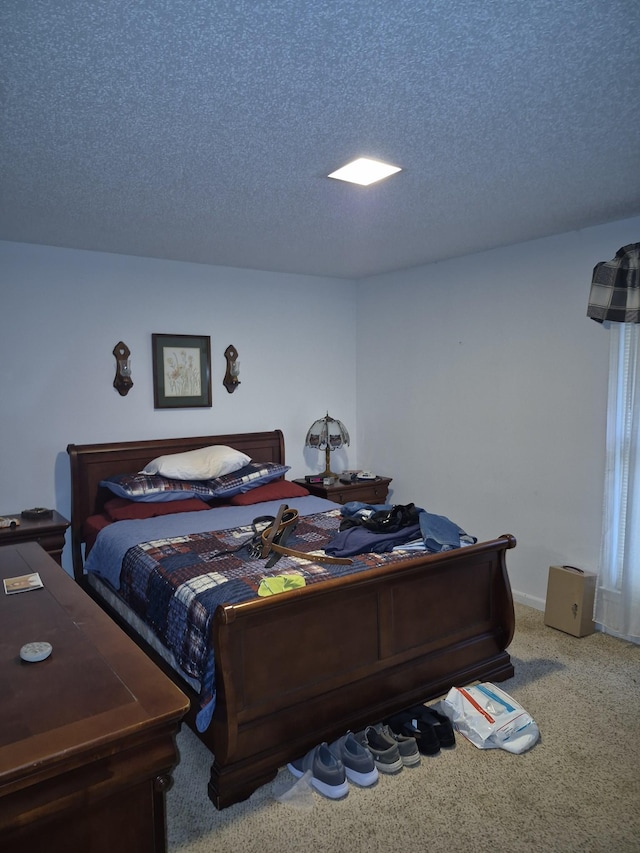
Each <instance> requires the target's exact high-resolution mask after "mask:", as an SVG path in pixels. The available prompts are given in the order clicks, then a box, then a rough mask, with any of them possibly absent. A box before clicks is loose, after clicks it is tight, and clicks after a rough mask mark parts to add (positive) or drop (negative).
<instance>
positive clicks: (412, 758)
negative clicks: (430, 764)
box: [356, 723, 420, 773]
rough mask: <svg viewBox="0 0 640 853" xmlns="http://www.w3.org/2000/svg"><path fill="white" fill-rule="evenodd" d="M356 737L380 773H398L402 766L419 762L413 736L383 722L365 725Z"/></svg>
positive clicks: (416, 745)
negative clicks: (397, 730) (367, 751)
mask: <svg viewBox="0 0 640 853" xmlns="http://www.w3.org/2000/svg"><path fill="white" fill-rule="evenodd" d="M356 739H357V740H358V741H359V742H360V743H361V744H362V745H363V746H365V747H366V748H367V749H368V750H369V752H370V753H371V755H372V757H373V760H374V763H375V766H376V767H377V768H378V770H380V771H381V772H382V773H399V772H400V771H401V770H402V768H403V767H415V766H416V765H417V764H420V752H419V750H418V744H417V742H416V739H415V738H414V737H411V736H410V735H405V734H403V733H402V732H396V731H395V730H394V729H392V728H391V727H390V726H389V725H387V724H385V723H376V724H375V725H373V726H367V727H366V729H363V730H362V731H361V732H358V733H357V734H356Z"/></svg>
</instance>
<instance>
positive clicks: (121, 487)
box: [100, 474, 215, 503]
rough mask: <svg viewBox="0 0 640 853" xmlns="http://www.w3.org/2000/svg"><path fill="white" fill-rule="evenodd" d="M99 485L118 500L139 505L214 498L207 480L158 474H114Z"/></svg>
mask: <svg viewBox="0 0 640 853" xmlns="http://www.w3.org/2000/svg"><path fill="white" fill-rule="evenodd" d="M100 485H101V486H104V487H105V488H107V489H109V490H110V491H111V492H113V494H114V495H118V497H120V498H128V499H129V500H130V501H139V502H141V503H144V502H147V503H161V502H162V501H180V500H186V499H187V498H194V497H195V498H202V499H203V500H205V501H206V500H208V499H210V498H214V497H215V493H214V492H213V491H212V489H211V487H210V486H209V485H208V481H207V480H171V479H169V478H168V477H162V476H161V475H160V474H116V475H114V476H113V477H107V478H106V479H104V480H101V481H100Z"/></svg>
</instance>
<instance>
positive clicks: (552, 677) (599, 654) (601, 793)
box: [167, 605, 640, 853]
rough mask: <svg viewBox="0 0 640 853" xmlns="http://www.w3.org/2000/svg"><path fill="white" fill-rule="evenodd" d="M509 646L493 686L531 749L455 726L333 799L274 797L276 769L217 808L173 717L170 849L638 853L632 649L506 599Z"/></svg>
mask: <svg viewBox="0 0 640 853" xmlns="http://www.w3.org/2000/svg"><path fill="white" fill-rule="evenodd" d="M510 652H511V655H512V658H513V662H514V665H515V670H516V675H515V677H514V678H513V679H511V680H510V681H505V682H502V684H501V687H502V688H503V689H505V690H507V692H509V693H511V694H512V695H513V696H514V698H516V699H517V700H518V701H519V702H520V703H521V704H522V705H523V706H524V708H525V709H526V710H527V711H528V712H529V713H530V714H531V716H532V717H533V718H534V720H535V721H536V723H537V724H538V726H539V728H540V732H541V738H540V741H539V742H538V743H537V744H536V746H534V747H533V748H532V749H531V750H530V751H529V752H526V753H524V754H522V755H511V754H509V753H507V752H504V751H502V750H497V749H493V750H479V749H476V747H474V746H472V745H471V744H470V743H469V742H468V741H466V740H464V739H463V738H462V737H461V736H460V735H457V736H456V738H457V743H456V747H455V748H454V749H452V750H443V751H441V752H440V754H439V755H437V756H434V757H425V756H423V757H422V761H421V764H420V766H419V767H417V768H416V769H408V768H405V769H403V770H402V772H401V773H399V774H398V775H397V776H386V777H384V776H381V778H380V780H379V782H378V784H377V785H376V786H375V787H373V788H368V789H361V788H356V787H353V786H352V787H351V788H350V791H349V794H348V796H347V797H346V798H345V799H344V800H340V801H331V800H327V799H324V798H323V797H321V796H320V795H318V794H316V793H313V794H312V795H311V797H310V800H311V805H310V806H307V807H298V806H293V805H289V804H283V803H281V802H279V801H278V800H277V799H276V796H277V795H279V794H281V793H282V792H283V791H285V790H286V789H288V788H290V787H291V786H292V785H293V783H294V782H295V779H294V778H293V776H291V774H290V773H289V772H288V771H287V770H286V769H281V770H280V772H279V774H278V776H277V778H276V779H275V780H274V781H273V782H272V783H270V784H269V785H265V786H264V787H263V788H261V789H260V790H258V791H256V792H255V793H254V794H253V796H252V797H251V798H250V799H249V800H247V801H246V802H244V803H240V804H239V805H236V806H232V807H230V808H228V809H225V810H223V811H220V812H219V811H217V810H216V809H215V808H214V806H213V805H212V804H211V802H210V801H209V800H208V798H207V794H206V783H207V781H208V778H209V764H210V756H209V754H208V753H207V751H206V750H205V749H204V748H203V747H202V745H201V744H200V742H199V741H198V740H197V739H196V737H195V736H194V735H193V734H192V732H190V731H189V730H188V729H187V728H186V727H185V728H183V730H182V731H181V733H180V734H179V736H178V746H179V749H180V754H181V760H180V763H179V765H178V767H177V768H176V770H175V772H174V780H175V782H174V786H173V788H172V789H171V790H170V792H169V793H168V795H167V823H168V836H169V851H170V853H176V851H181V853H187V852H188V853H204V851H227V852H229V851H245V853H275V851H283V853H284V851H290V853H317V851H326V853H343V851H344V853H347V851H349V853H359V852H360V851H368V853H388V851H398V853H440V851H442V853H451V851H470V853H471V851H474V853H475V851H480V853H483V851H491V852H492V853H496V851H498V853H503V851H505V853H518V851H560V853H573V851H576V853H577V851H580V853H605V851H606V853H626V851H629V853H631V851H633V853H638V851H640V784H639V777H640V761H639V759H640V747H639V745H638V742H639V740H640V667H639V664H640V647H638V646H634V645H632V644H629V643H625V642H623V641H620V640H616V639H614V638H612V637H608V636H605V635H602V634H593V635H591V636H589V637H583V638H581V639H577V638H575V637H571V636H569V635H567V634H563V633H561V632H559V631H556V630H554V629H552V628H547V627H545V626H544V624H543V614H542V613H540V612H539V611H537V610H533V609H531V608H528V607H524V606H522V605H516V635H515V638H514V640H513V643H512V645H511V648H510ZM372 722H374V721H372Z"/></svg>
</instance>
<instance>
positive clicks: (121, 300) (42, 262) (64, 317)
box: [0, 242, 357, 569]
mask: <svg viewBox="0 0 640 853" xmlns="http://www.w3.org/2000/svg"><path fill="white" fill-rule="evenodd" d="M0 270H1V281H2V284H1V294H2V299H1V302H0V358H1V363H2V370H1V371H0V401H1V402H0V436H1V439H2V444H1V447H0V515H1V514H8V513H12V512H18V511H20V510H21V509H24V508H25V507H31V506H51V507H54V508H56V509H57V510H58V511H59V512H61V513H62V514H63V515H64V516H66V517H67V518H69V517H70V516H69V513H70V483H69V462H68V457H67V453H66V447H67V444H69V443H76V444H83V443H90V442H102V441H125V440H135V439H145V438H168V437H173V436H187V435H210V434H216V433H226V432H243V431H252V430H262V429H274V428H276V427H279V428H281V429H282V430H283V431H284V434H285V448H286V461H287V463H288V464H289V465H290V466H291V471H290V473H289V475H288V476H290V477H294V476H301V475H303V474H304V473H307V472H309V471H319V470H322V468H323V467H324V458H323V457H322V458H320V456H321V454H318V453H317V452H316V451H310V450H305V448H304V438H305V434H306V430H307V429H308V427H309V426H310V425H311V423H312V422H313V421H314V420H315V419H316V418H319V417H322V416H323V415H324V414H325V413H326V411H327V409H328V410H329V411H330V412H331V413H332V414H333V415H334V416H335V417H339V418H340V419H341V420H343V421H344V423H345V425H347V427H348V429H349V430H350V431H351V432H352V433H353V437H354V440H353V441H352V444H351V447H349V448H347V449H346V450H345V451H337V452H336V454H335V455H334V456H335V459H336V464H337V465H339V466H340V467H341V468H342V467H350V466H353V465H355V460H356V453H357V447H356V445H355V434H356V391H355V337H354V334H353V330H354V328H355V284H353V283H351V282H345V281H338V280H335V279H324V278H314V277H304V276H296V275H275V274H270V273H264V272H259V271H251V270H238V269H229V268H224V267H208V266H203V265H198V264H188V263H177V262H170V261H156V260H151V259H146V258H133V257H125V256H119V255H108V254H102V253H94V252H80V251H72V250H65V249H55V248H49V247H44V246H32V245H26V244H16V243H6V242H5V243H2V242H0ZM153 332H161V333H168V334H195V335H210V336H211V348H212V378H213V406H212V407H211V408H203V409H179V410H171V411H168V410H155V409H154V407H153V384H152V356H151V335H152V333H153ZM119 340H123V341H124V342H125V343H126V344H127V346H128V347H129V348H130V350H131V365H132V377H133V382H134V386H133V388H132V390H131V391H130V392H129V394H128V395H127V396H126V397H121V396H120V395H119V394H118V392H117V391H116V390H115V389H114V387H113V379H114V376H115V367H116V362H115V358H114V356H113V354H112V353H113V348H114V346H115V345H116V343H117V342H118V341H119ZM229 344H233V345H234V346H235V347H236V349H237V350H238V353H239V360H240V381H241V385H240V387H239V388H238V389H237V390H236V391H235V392H234V393H233V394H229V393H228V392H227V391H226V389H225V388H224V386H223V385H222V379H223V377H224V372H225V367H226V361H225V358H224V350H225V349H226V347H227V346H228V345H229ZM68 552H69V548H68V547H67V548H66V549H65V554H64V558H63V559H64V563H65V568H67V569H70V557H69V553H68Z"/></svg>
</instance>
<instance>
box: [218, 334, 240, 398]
mask: <svg viewBox="0 0 640 853" xmlns="http://www.w3.org/2000/svg"><path fill="white" fill-rule="evenodd" d="M224 357H225V358H226V359H227V370H226V373H225V374H224V379H223V380H222V384H223V385H224V387H225V388H226V389H227V391H228V392H229V393H230V394H233V392H234V391H235V390H236V388H237V387H238V385H239V384H240V380H239V379H238V377H239V376H240V362H239V361H238V350H237V349H236V348H235V347H234V346H232V345H231V344H230V345H229V346H228V347H227V348H226V350H225V351H224Z"/></svg>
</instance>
